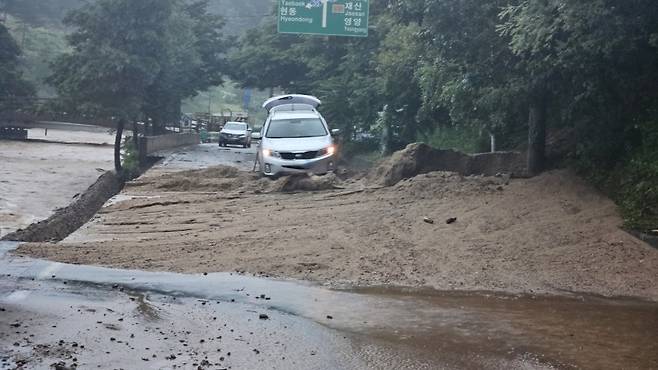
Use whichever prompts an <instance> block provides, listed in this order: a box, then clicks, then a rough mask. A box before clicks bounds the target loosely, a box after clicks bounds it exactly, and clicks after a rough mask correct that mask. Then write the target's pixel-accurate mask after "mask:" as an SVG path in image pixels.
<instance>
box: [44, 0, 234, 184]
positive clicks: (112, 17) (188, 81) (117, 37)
mask: <svg viewBox="0 0 658 370" xmlns="http://www.w3.org/2000/svg"><path fill="white" fill-rule="evenodd" d="M205 4H206V3H205V2H197V3H192V4H188V3H185V2H183V1H182V0H99V1H97V2H96V3H92V4H88V5H85V6H84V7H83V8H81V9H79V10H76V11H74V12H72V13H71V14H70V15H69V16H67V17H66V19H65V24H66V25H68V26H69V27H72V28H75V31H74V32H73V33H72V34H71V35H70V37H69V43H70V44H71V46H72V48H73V52H72V53H70V54H66V55H64V56H62V57H61V58H59V59H58V60H57V61H56V62H55V63H54V65H53V74H52V76H51V77H50V78H49V82H50V83H51V84H53V85H54V86H55V87H56V88H57V90H58V92H59V93H60V95H61V96H62V97H63V98H65V99H67V100H69V101H71V102H73V103H75V104H76V105H78V106H81V107H82V109H83V110H88V111H93V112H95V113H97V114H101V115H103V116H105V117H114V118H115V119H116V121H117V126H118V128H117V133H116V139H115V155H114V159H115V168H116V170H117V172H121V170H122V167H121V156H120V152H121V135H122V131H123V128H124V126H125V124H126V123H127V122H130V121H132V122H136V121H138V120H139V119H140V118H153V119H154V120H155V121H156V123H157V124H158V125H159V126H158V129H160V130H161V127H162V125H163V124H164V121H165V120H167V119H169V120H176V121H177V120H178V118H179V117H180V115H179V113H180V102H181V99H183V98H185V97H187V96H191V95H193V94H195V93H196V92H197V91H198V90H199V89H202V88H205V87H207V86H209V85H212V84H215V83H219V82H221V70H222V64H221V63H220V58H219V55H220V54H221V52H222V50H219V49H218V48H219V47H220V44H221V42H223V40H222V39H221V37H220V34H219V28H220V27H221V23H220V22H219V20H218V19H216V18H212V17H211V16H209V15H207V14H206V13H205V11H204V9H205ZM215 27H219V28H215ZM135 134H137V133H136V132H135Z"/></svg>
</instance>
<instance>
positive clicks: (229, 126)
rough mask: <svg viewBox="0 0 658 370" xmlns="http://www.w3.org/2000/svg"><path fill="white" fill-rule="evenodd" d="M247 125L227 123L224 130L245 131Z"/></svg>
mask: <svg viewBox="0 0 658 370" xmlns="http://www.w3.org/2000/svg"><path fill="white" fill-rule="evenodd" d="M246 129H247V125H245V124H244V123H227V124H226V126H224V130H246Z"/></svg>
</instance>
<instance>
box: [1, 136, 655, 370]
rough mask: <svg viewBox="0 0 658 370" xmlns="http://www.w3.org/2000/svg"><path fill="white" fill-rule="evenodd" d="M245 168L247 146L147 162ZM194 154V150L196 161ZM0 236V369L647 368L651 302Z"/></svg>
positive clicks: (651, 353)
mask: <svg viewBox="0 0 658 370" xmlns="http://www.w3.org/2000/svg"><path fill="white" fill-rule="evenodd" d="M218 150H221V151H222V158H225V159H226V163H225V164H230V163H234V165H237V166H239V167H241V168H243V169H247V167H250V166H251V165H252V164H253V162H251V161H253V159H254V156H255V148H252V149H224V148H222V149H219V148H217V147H216V145H215V144H204V145H199V146H196V147H191V148H184V149H180V150H176V151H173V152H171V153H168V154H166V157H167V159H165V160H164V161H162V162H161V163H160V164H158V166H159V167H158V166H156V168H155V170H163V171H169V170H179V169H192V168H203V167H204V166H208V164H210V163H214V164H217V163H215V162H212V158H215V160H216V151H218ZM204 158H205V159H204ZM15 247H16V244H15V243H0V369H14V368H21V369H22V368H25V369H73V368H80V369H93V368H102V369H176V368H180V369H402V368H404V369H552V368H567V369H568V368H585V369H588V368H591V369H621V368H626V369H656V368H658V304H657V303H655V302H646V301H642V300H635V299H612V298H603V297H593V296H587V295H582V294H576V293H568V292H566V293H565V296H563V297H545V296H510V295H505V294H497V293H490V292H480V293H465V292H437V291H432V290H423V289H405V288H392V287H381V288H367V289H350V288H349V287H346V288H345V289H342V290H336V289H328V288H326V287H323V286H319V285H315V284H310V283H306V282H299V281H292V280H274V279H270V278H268V277H267V276H258V277H256V276H251V275H250V276H247V275H246V274H244V273H241V272H227V273H211V274H197V275H184V274H174V273H166V272H162V273H158V272H144V271H130V270H118V269H109V268H102V267H92V266H79V265H67V264H61V263H55V262H49V261H41V260H34V259H30V258H25V257H19V256H15V255H13V254H12V253H11V251H12V250H13V249H14V248H15Z"/></svg>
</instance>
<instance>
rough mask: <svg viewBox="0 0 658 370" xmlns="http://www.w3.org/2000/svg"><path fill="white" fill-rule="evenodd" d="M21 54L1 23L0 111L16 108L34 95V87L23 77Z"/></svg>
mask: <svg viewBox="0 0 658 370" xmlns="http://www.w3.org/2000/svg"><path fill="white" fill-rule="evenodd" d="M20 54H21V51H20V49H19V47H18V45H17V44H16V41H14V39H13V38H12V37H11V34H10V33H9V31H8V30H7V28H6V27H5V26H4V25H3V24H0V111H4V110H8V109H12V110H13V109H16V108H18V107H20V106H21V105H22V104H24V103H25V99H26V98H30V97H32V96H34V87H33V86H32V85H30V84H29V83H28V82H27V81H25V80H24V79H23V73H22V72H21V69H20V63H19V56H20Z"/></svg>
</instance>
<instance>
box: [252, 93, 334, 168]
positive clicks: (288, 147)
mask: <svg viewBox="0 0 658 370" xmlns="http://www.w3.org/2000/svg"><path fill="white" fill-rule="evenodd" d="M320 104H321V102H320V100H319V99H318V98H316V97H314V96H308V95H283V96H277V97H274V98H272V99H269V100H267V101H266V102H265V103H264V104H263V108H265V109H266V110H267V111H268V113H269V114H268V117H267V120H266V121H265V124H264V125H263V127H262V129H261V142H260V145H259V147H258V162H259V164H260V171H261V172H262V173H263V174H265V175H266V176H276V175H281V174H294V173H313V174H318V175H321V174H325V173H327V172H329V171H333V170H334V168H335V166H336V163H335V159H336V146H335V145H334V141H333V138H332V133H333V134H336V133H337V132H338V130H331V131H330V130H329V126H328V125H327V122H326V121H325V119H324V118H323V117H322V115H321V114H320V113H319V112H318V111H317V109H316V108H317V107H318V106H319V105H320Z"/></svg>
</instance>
